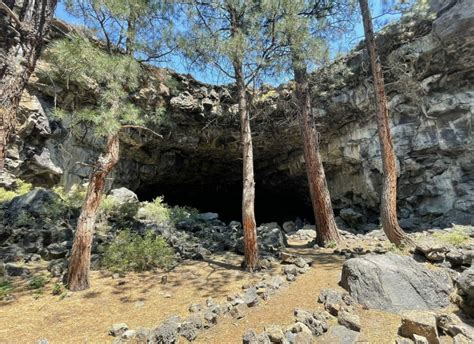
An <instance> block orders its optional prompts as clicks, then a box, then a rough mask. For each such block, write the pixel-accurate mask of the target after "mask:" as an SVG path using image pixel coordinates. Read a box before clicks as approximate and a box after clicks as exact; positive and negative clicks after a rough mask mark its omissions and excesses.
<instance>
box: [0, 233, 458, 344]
mask: <svg viewBox="0 0 474 344" xmlns="http://www.w3.org/2000/svg"><path fill="white" fill-rule="evenodd" d="M290 244H291V246H292V248H289V249H288V251H290V252H292V253H296V254H299V255H301V256H303V257H308V258H311V259H313V266H312V268H311V269H310V270H309V271H308V272H307V273H306V274H304V275H302V276H299V277H298V278H297V280H296V282H293V283H291V284H290V285H289V287H286V288H283V289H282V290H280V291H279V292H278V293H277V294H275V295H273V296H272V298H270V300H268V301H261V302H260V305H259V306H257V307H254V308H250V309H248V310H247V311H246V316H245V317H244V318H243V319H240V320H235V319H233V318H231V317H230V316H226V317H224V318H222V319H221V321H220V322H219V323H218V325H216V326H215V327H213V328H211V329H210V330H208V331H203V332H201V333H200V335H199V337H198V338H197V341H196V343H206V344H207V343H216V344H221V343H226V344H232V343H241V342H242V335H243V333H244V332H245V330H246V329H248V328H254V329H256V330H257V331H258V332H261V331H263V329H264V326H265V325H270V324H275V325H280V326H283V327H285V326H288V325H290V324H292V323H293V322H294V316H293V311H294V309H295V308H305V309H321V308H322V305H321V304H318V303H317V297H318V295H319V293H320V291H321V289H323V288H336V289H339V288H340V287H339V286H338V282H339V280H340V274H341V267H342V263H343V262H344V259H343V258H342V257H341V256H338V255H334V254H331V252H332V249H321V250H314V249H308V248H305V246H304V243H301V242H292V243H290ZM240 260H241V258H240V257H238V256H236V255H233V254H226V255H223V256H215V257H213V258H212V260H207V261H203V262H196V261H188V262H185V263H183V264H181V265H180V266H178V267H177V268H176V269H175V270H174V271H172V272H171V273H169V274H168V284H166V285H162V284H161V283H160V281H161V277H162V276H163V274H164V273H163V272H161V273H141V274H136V273H134V274H129V275H127V276H126V277H125V278H122V279H119V280H114V279H112V277H111V276H110V274H105V273H100V272H94V273H93V274H92V285H93V287H92V288H91V289H89V290H87V291H85V292H80V293H70V294H69V295H68V296H67V297H66V298H64V299H61V298H60V297H59V296H53V295H51V289H52V285H53V283H50V284H49V285H48V286H47V288H46V290H45V291H44V294H43V295H42V296H40V298H39V299H37V300H35V299H34V298H33V296H32V291H31V290H28V289H27V287H26V285H27V281H25V280H17V281H16V283H15V284H16V290H15V294H14V295H15V296H16V298H17V299H16V301H14V302H13V303H10V304H0V323H1V324H2V325H3V326H1V327H0V343H35V342H36V341H37V340H38V339H40V338H47V339H48V341H49V343H109V342H111V341H112V337H109V336H108V335H107V331H108V329H109V327H110V325H111V324H113V323H117V322H125V323H127V324H128V325H129V327H130V328H132V329H137V328H139V327H154V326H156V325H158V324H159V323H160V322H162V321H163V320H164V319H166V318H167V317H169V316H172V315H181V316H183V317H185V316H187V315H188V314H189V313H188V306H189V305H190V304H191V303H204V302H205V300H206V298H207V297H209V296H210V297H213V298H214V299H215V300H216V301H218V302H223V301H224V299H225V297H226V296H227V295H233V294H236V293H239V292H240V291H241V286H242V285H243V284H246V283H248V282H255V281H257V280H260V279H262V277H263V274H256V275H251V274H248V273H246V272H243V271H241V269H240V266H239V264H240ZM37 269H38V271H40V270H43V271H44V266H39V267H37ZM276 273H279V269H275V270H274V271H273V274H276ZM139 303H140V304H141V303H143V305H141V306H138V304H139ZM357 312H358V314H359V316H360V317H361V322H362V332H361V334H360V338H359V341H360V342H361V343H377V344H384V343H394V342H395V339H396V333H397V329H398V326H399V325H400V316H398V315H396V314H392V313H387V312H383V311H378V310H365V309H362V308H359V309H358V310H357ZM442 339H443V340H442V343H448V342H449V340H448V341H447V339H446V338H444V337H443V338H442ZM186 342H187V341H186V340H184V339H183V338H180V341H179V343H186ZM315 342H317V343H331V344H332V343H333V339H331V338H329V336H328V335H323V336H321V337H318V338H317V339H316V341H315Z"/></svg>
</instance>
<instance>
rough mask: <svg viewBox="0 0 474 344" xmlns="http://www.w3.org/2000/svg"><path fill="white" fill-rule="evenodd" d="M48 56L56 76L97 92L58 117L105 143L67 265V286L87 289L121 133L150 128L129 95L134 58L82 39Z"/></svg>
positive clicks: (135, 75)
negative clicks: (101, 210) (89, 101)
mask: <svg viewBox="0 0 474 344" xmlns="http://www.w3.org/2000/svg"><path fill="white" fill-rule="evenodd" d="M46 57H47V61H49V62H50V66H51V68H52V71H51V73H52V75H53V78H55V79H57V80H60V79H65V81H66V85H69V84H75V85H77V86H79V87H82V88H86V87H87V88H88V89H93V90H94V92H95V93H96V97H97V103H96V104H94V105H90V106H87V107H82V108H78V109H75V108H71V109H63V110H57V111H56V115H57V116H58V117H60V118H62V119H63V120H65V121H66V122H67V123H68V124H69V127H70V130H80V129H81V128H84V127H86V128H89V129H92V130H93V131H94V134H95V135H96V136H97V137H99V138H103V139H104V140H105V147H104V151H103V153H102V154H101V155H100V156H99V158H98V159H97V161H96V163H95V165H94V166H93V167H92V171H91V173H90V177H89V184H88V187H87V193H86V197H85V200H84V203H83V206H82V209H81V214H80V216H79V219H78V222H77V227H76V231H75V236H74V243H73V247H72V252H71V258H70V261H69V271H68V282H67V284H68V288H69V290H72V291H78V290H84V289H87V288H89V270H90V257H91V246H92V239H93V234H94V226H95V221H96V216H97V212H98V209H99V205H100V201H101V199H102V195H103V192H104V189H105V182H106V178H107V176H108V175H109V173H110V172H111V171H112V170H113V168H114V167H115V166H116V164H117V162H118V160H119V154H120V140H119V132H120V131H121V130H123V129H126V128H138V129H143V130H147V131H150V130H149V129H146V128H145V127H142V124H143V121H142V120H141V118H140V111H139V109H138V108H137V107H135V106H134V105H133V104H132V103H131V101H130V100H129V92H132V91H133V90H135V89H137V88H138V81H139V74H140V66H139V64H138V63H137V62H136V61H135V60H134V59H133V58H131V57H129V56H124V55H110V54H108V53H106V52H105V51H104V50H103V49H101V48H100V47H97V46H95V45H94V44H92V43H91V42H90V41H89V40H88V39H86V38H84V37H80V36H73V37H71V38H68V39H64V40H60V41H57V42H55V43H54V44H52V46H51V47H50V49H48V53H47V56H46ZM154 134H156V133H154ZM156 135H158V134H156Z"/></svg>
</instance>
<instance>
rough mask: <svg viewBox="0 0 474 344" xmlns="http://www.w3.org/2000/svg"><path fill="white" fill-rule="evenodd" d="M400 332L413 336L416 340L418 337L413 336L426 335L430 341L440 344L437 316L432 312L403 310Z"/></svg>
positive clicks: (409, 336) (402, 334)
mask: <svg viewBox="0 0 474 344" xmlns="http://www.w3.org/2000/svg"><path fill="white" fill-rule="evenodd" d="M399 333H400V335H401V336H403V337H407V338H413V339H414V340H415V342H416V339H415V338H414V337H413V336H414V335H418V336H422V337H425V338H426V339H427V340H428V341H429V343H432V344H439V336H438V329H437V326H436V317H435V316H434V314H433V313H431V312H420V311H408V312H403V313H402V324H401V325H400V328H399ZM420 340H421V339H420Z"/></svg>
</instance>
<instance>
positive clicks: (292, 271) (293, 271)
mask: <svg viewBox="0 0 474 344" xmlns="http://www.w3.org/2000/svg"><path fill="white" fill-rule="evenodd" d="M283 273H284V274H285V275H287V276H288V275H294V276H296V275H297V274H298V269H297V267H296V265H294V264H290V265H285V266H284V267H283Z"/></svg>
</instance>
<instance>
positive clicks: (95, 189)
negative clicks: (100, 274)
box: [67, 134, 120, 291]
mask: <svg viewBox="0 0 474 344" xmlns="http://www.w3.org/2000/svg"><path fill="white" fill-rule="evenodd" d="M119 150H120V144H119V137H118V134H115V135H111V136H109V138H108V140H107V147H106V149H105V152H104V153H103V154H102V155H101V156H100V157H99V159H98V162H97V164H96V166H95V167H94V169H93V171H92V172H91V176H90V178H89V185H88V187H87V193H86V198H85V200H84V204H83V205H82V210H81V215H80V216H79V220H78V221H77V227H76V233H75V236H74V244H73V246H72V253H71V258H70V260H69V271H68V282H67V283H68V289H69V290H72V291H79V290H84V289H87V288H89V269H90V263H91V247H92V238H93V235H94V226H95V221H96V217H97V211H98V209H99V206H100V201H101V199H102V194H103V192H104V188H105V179H106V178H107V175H108V174H109V173H110V171H111V170H112V169H113V168H114V167H115V165H116V164H117V162H118V159H119Z"/></svg>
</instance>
